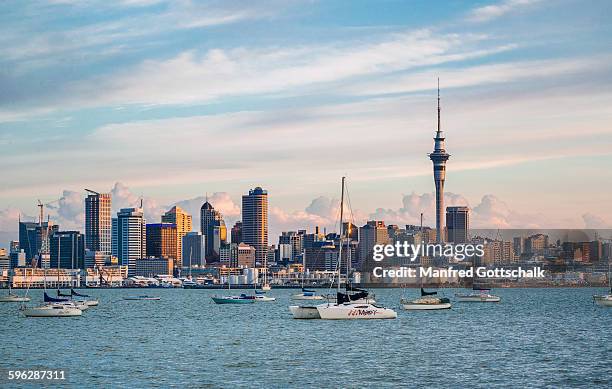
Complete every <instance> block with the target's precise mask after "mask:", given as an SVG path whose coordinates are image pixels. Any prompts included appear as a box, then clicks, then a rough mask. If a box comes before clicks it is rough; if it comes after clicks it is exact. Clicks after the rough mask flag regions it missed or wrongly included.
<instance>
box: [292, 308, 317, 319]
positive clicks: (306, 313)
mask: <svg viewBox="0 0 612 389" xmlns="http://www.w3.org/2000/svg"><path fill="white" fill-rule="evenodd" d="M289 312H291V314H292V315H293V318H294V319H320V318H321V316H320V315H319V310H318V309H317V307H314V306H298V305H291V306H289Z"/></svg>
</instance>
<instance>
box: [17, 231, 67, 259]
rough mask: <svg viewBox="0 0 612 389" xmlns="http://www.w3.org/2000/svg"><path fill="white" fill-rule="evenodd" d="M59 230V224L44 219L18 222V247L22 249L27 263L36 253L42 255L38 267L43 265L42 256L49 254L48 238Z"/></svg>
mask: <svg viewBox="0 0 612 389" xmlns="http://www.w3.org/2000/svg"><path fill="white" fill-rule="evenodd" d="M58 230H59V225H57V224H53V222H50V221H46V222H42V223H36V222H23V221H20V222H19V247H20V248H21V249H22V250H23V251H24V253H25V256H26V260H27V261H28V264H30V263H31V261H32V258H34V257H35V256H37V255H38V254H42V255H43V261H41V262H39V263H38V265H37V266H38V267H44V266H43V263H42V262H44V258H45V257H46V256H47V255H48V254H49V246H48V239H49V237H50V236H51V235H52V234H53V233H55V232H57V231H58Z"/></svg>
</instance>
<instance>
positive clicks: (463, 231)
mask: <svg viewBox="0 0 612 389" xmlns="http://www.w3.org/2000/svg"><path fill="white" fill-rule="evenodd" d="M446 233H447V240H448V241H449V242H451V243H455V244H462V243H467V242H469V240H470V236H469V235H470V209H469V208H468V207H446Z"/></svg>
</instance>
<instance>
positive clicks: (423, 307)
mask: <svg viewBox="0 0 612 389" xmlns="http://www.w3.org/2000/svg"><path fill="white" fill-rule="evenodd" d="M450 307H451V304H450V303H442V304H412V303H405V304H402V308H404V309H405V310H406V311H434V310H437V309H450Z"/></svg>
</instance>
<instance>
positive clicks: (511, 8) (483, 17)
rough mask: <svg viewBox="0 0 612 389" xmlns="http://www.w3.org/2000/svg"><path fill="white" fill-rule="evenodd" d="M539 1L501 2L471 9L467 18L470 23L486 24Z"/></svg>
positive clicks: (504, 0) (516, 0)
mask: <svg viewBox="0 0 612 389" xmlns="http://www.w3.org/2000/svg"><path fill="white" fill-rule="evenodd" d="M539 1H540V0H503V1H501V2H499V3H497V4H491V5H486V6H484V7H479V8H475V9H473V10H472V11H471V12H470V14H469V15H468V17H467V20H468V21H471V22H488V21H491V20H493V19H497V18H499V17H501V16H504V15H506V14H508V13H511V12H515V11H517V10H519V9H521V8H524V7H527V6H530V5H533V4H535V3H538V2H539Z"/></svg>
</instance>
